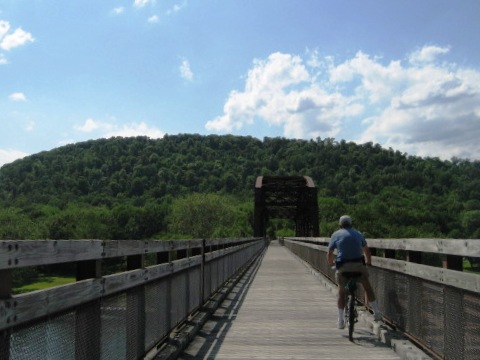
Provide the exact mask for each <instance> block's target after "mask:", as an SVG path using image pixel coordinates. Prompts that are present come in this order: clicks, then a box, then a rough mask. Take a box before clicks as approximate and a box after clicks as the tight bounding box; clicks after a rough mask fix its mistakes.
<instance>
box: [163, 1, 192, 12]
mask: <svg viewBox="0 0 480 360" xmlns="http://www.w3.org/2000/svg"><path fill="white" fill-rule="evenodd" d="M186 6H187V2H186V1H183V2H182V3H179V4H175V5H173V7H172V8H171V9H169V10H168V11H167V15H173V14H176V13H178V12H179V11H181V10H183V9H184V8H185V7H186Z"/></svg>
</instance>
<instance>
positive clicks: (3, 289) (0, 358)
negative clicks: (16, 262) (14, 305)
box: [0, 269, 12, 360]
mask: <svg viewBox="0 0 480 360" xmlns="http://www.w3.org/2000/svg"><path fill="white" fill-rule="evenodd" d="M11 297H12V270H8V269H7V270H0V300H8V299H10V298H11ZM9 358H10V330H3V331H1V332H0V360H8V359H9Z"/></svg>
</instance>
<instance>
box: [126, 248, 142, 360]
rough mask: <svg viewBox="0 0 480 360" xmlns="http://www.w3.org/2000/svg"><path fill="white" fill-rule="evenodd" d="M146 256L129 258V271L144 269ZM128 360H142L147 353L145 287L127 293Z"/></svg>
mask: <svg viewBox="0 0 480 360" xmlns="http://www.w3.org/2000/svg"><path fill="white" fill-rule="evenodd" d="M144 262H145V255H143V254H141V255H131V256H127V271H129V270H136V269H142V268H143V264H144ZM126 316H127V338H126V341H127V344H126V345H127V359H140V358H141V357H143V355H144V353H145V323H146V320H145V287H143V286H139V287H136V288H133V289H131V290H128V291H127V313H126Z"/></svg>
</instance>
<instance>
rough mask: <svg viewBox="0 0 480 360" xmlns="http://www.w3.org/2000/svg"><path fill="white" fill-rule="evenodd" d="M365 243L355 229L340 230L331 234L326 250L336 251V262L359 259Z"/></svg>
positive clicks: (363, 238) (361, 235)
mask: <svg viewBox="0 0 480 360" xmlns="http://www.w3.org/2000/svg"><path fill="white" fill-rule="evenodd" d="M365 246H367V242H366V240H365V237H364V236H363V234H362V233H361V232H360V231H358V230H355V229H352V228H347V229H340V230H337V231H335V232H334V233H333V235H332V238H331V239H330V243H329V244H328V250H334V249H337V259H336V261H337V262H343V261H348V260H354V259H359V258H361V257H362V256H363V248H364V247H365Z"/></svg>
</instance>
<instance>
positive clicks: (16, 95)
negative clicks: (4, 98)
mask: <svg viewBox="0 0 480 360" xmlns="http://www.w3.org/2000/svg"><path fill="white" fill-rule="evenodd" d="M8 99H9V100H10V101H27V97H26V96H25V94H24V93H21V92H16V93H13V94H10V95H9V96H8Z"/></svg>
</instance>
